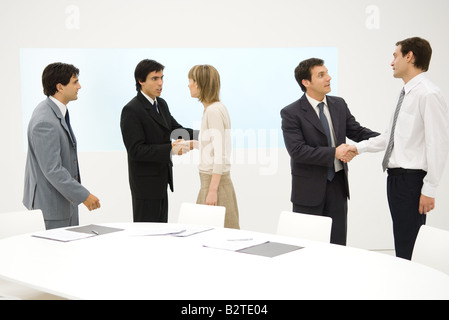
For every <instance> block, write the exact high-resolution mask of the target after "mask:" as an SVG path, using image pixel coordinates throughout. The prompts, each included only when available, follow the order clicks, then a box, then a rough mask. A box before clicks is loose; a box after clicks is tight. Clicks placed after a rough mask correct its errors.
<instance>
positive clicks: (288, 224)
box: [276, 211, 332, 243]
mask: <svg viewBox="0 0 449 320" xmlns="http://www.w3.org/2000/svg"><path fill="white" fill-rule="evenodd" d="M331 228H332V219H331V218H329V217H322V216H315V215H310V214H303V213H296V212H288V211H283V212H281V215H280V217H279V223H278V227H277V232H276V234H278V235H283V236H289V237H295V238H302V239H307V240H314V241H321V242H327V243H329V242H330V237H331Z"/></svg>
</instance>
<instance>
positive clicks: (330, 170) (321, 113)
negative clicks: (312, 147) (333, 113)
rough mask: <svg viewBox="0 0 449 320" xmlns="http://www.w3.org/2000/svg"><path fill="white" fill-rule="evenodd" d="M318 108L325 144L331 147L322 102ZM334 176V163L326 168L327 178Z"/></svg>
mask: <svg viewBox="0 0 449 320" xmlns="http://www.w3.org/2000/svg"><path fill="white" fill-rule="evenodd" d="M318 108H319V109H320V120H321V124H322V125H323V129H324V132H325V133H326V137H327V144H328V146H329V147H332V138H331V131H330V129H329V122H328V121H327V118H326V115H325V114H324V102H321V103H319V104H318ZM334 176H335V169H334V165H332V167H329V168H327V180H329V181H332V180H333V179H334Z"/></svg>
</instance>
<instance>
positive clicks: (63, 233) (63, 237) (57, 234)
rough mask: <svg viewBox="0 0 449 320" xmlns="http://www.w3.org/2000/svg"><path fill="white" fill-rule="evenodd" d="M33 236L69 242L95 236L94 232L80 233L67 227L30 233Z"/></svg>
mask: <svg viewBox="0 0 449 320" xmlns="http://www.w3.org/2000/svg"><path fill="white" fill-rule="evenodd" d="M32 236H33V237H36V238H43V239H48V240H56V241H61V242H69V241H74V240H80V239H85V238H90V237H95V236H96V234H95V233H90V234H88V233H81V232H73V231H70V230H67V229H52V230H47V231H42V232H38V233H34V234H32Z"/></svg>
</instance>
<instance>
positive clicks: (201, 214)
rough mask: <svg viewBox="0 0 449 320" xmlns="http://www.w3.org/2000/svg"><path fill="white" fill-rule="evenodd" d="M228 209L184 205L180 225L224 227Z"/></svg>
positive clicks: (180, 212) (179, 219)
mask: <svg viewBox="0 0 449 320" xmlns="http://www.w3.org/2000/svg"><path fill="white" fill-rule="evenodd" d="M225 214H226V208H225V207H221V206H207V205H204V204H194V203H186V202H184V203H182V204H181V209H180V211H179V218H178V223H181V224H198V225H204V226H210V227H219V228H223V227H224V221H225Z"/></svg>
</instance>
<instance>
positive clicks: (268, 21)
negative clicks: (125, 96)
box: [0, 0, 449, 249]
mask: <svg viewBox="0 0 449 320" xmlns="http://www.w3.org/2000/svg"><path fill="white" fill-rule="evenodd" d="M448 10H449V2H447V1H445V0H428V1H426V2H422V1H419V0H408V1H405V0H396V1H385V0H371V1H366V0H340V1H337V0H323V1H319V2H312V1H302V0H275V1H274V0H273V1H269V0H226V1H222V0H192V1H190V0H165V1H151V0H149V1H143V0H127V1H122V0H108V1H100V0H95V1H91V0H89V1H87V0H82V1H81V0H78V1H77V0H71V1H66V0H40V1H33V0H16V1H7V2H6V1H2V2H1V3H0V39H1V41H0V46H1V50H0V55H1V59H0V70H1V73H0V90H1V99H2V102H1V103H0V146H1V150H2V151H1V156H0V212H6V211H16V210H17V211H19V210H23V206H22V205H21V198H22V188H23V174H24V167H25V153H24V152H23V146H22V114H21V99H20V96H21V91H20V77H19V71H20V69H19V49H20V48H54V47H58V48H151V47H161V48H189V47H198V48H214V47H234V48H240V47H250V48H264V47H309V46H336V47H338V50H339V51H338V52H339V66H338V70H339V71H338V72H339V74H338V78H339V86H338V93H339V95H340V96H342V97H344V98H345V100H346V101H347V102H348V104H349V107H350V109H351V111H352V113H353V115H354V116H355V117H356V118H357V119H358V120H359V122H361V123H362V125H364V126H367V127H369V128H372V129H374V130H377V131H383V130H384V129H385V126H386V124H387V122H388V119H389V117H390V114H391V112H392V110H393V108H394V106H395V99H396V97H397V94H398V91H399V89H400V87H401V85H402V83H401V81H400V80H397V79H394V78H393V77H392V71H391V68H390V66H389V64H390V62H391V60H392V53H393V51H394V48H395V43H396V41H398V40H402V39H404V38H407V37H410V36H421V37H424V38H427V39H428V40H429V41H430V43H431V44H432V47H433V50H434V53H433V59H432V63H431V69H430V71H429V73H428V76H429V78H430V79H432V80H433V81H434V82H435V83H436V84H437V85H438V86H439V87H440V88H441V89H442V91H443V94H444V95H445V96H446V97H449V81H448V80H447V74H449V64H448V63H447V57H448V56H449V41H447V30H449V22H448V20H447V19H446V14H447V12H448ZM148 58H151V57H148ZM137 62H138V61H136V64H137ZM161 62H162V61H161ZM298 62H299V61H298ZM264 68H266V76H267V81H277V80H278V79H272V78H270V70H273V69H275V68H276V61H269V62H267V65H266V66H264ZM292 74H293V70H292ZM105 76H106V77H113V76H114V66H111V73H110V74H108V75H105ZM289 81H294V79H293V76H292V78H291V79H290V80H289ZM261 94H264V93H261ZM300 95H301V92H300V91H299V89H298V98H299V97H300ZM275 96H276V92H272V93H268V94H267V98H273V97H275ZM130 98H131V97H130ZM228 107H230V106H228ZM282 107H284V106H283V105H280V106H279V110H280V109H281V108H282ZM86 116H88V115H86ZM175 117H176V115H175ZM178 120H179V119H178ZM180 122H181V121H180ZM279 123H280V119H279ZM80 125H82V124H74V127H76V126H80ZM248 152H251V151H248ZM268 152H272V153H271V155H272V156H273V157H272V158H271V159H273V161H277V170H276V171H275V174H271V175H261V170H263V169H264V168H265V169H266V165H264V164H257V163H256V164H245V163H237V164H235V165H234V167H233V169H232V177H233V181H234V186H235V189H236V191H237V195H238V201H239V209H240V215H241V226H242V228H245V229H250V230H256V231H264V232H274V231H275V229H276V223H277V219H278V215H279V213H280V211H282V210H290V208H291V204H290V201H289V198H290V171H289V157H288V155H287V153H286V152H285V150H283V149H281V150H274V151H272V150H269V151H268ZM276 154H277V156H275V155H276ZM189 157H194V155H186V156H183V158H180V159H177V164H176V166H175V193H174V194H170V213H169V215H170V221H176V218H177V212H178V210H179V207H180V204H181V202H183V201H189V202H194V201H195V200H196V195H197V191H198V189H199V178H198V174H197V168H196V165H195V164H194V161H191V160H192V159H190V158H189ZM80 163H81V167H80V169H81V174H82V176H83V183H84V184H85V185H86V186H87V187H88V188H89V189H90V190H91V192H92V193H94V194H96V195H97V196H98V197H100V199H101V200H102V206H103V208H102V209H101V211H99V212H96V213H93V216H92V215H91V214H90V213H87V212H85V210H84V209H82V211H83V216H86V215H87V216H88V217H91V218H93V219H92V220H87V219H85V220H84V221H86V222H90V221H96V220H95V219H98V221H103V220H107V221H118V220H131V219H132V218H131V200H130V192H129V186H128V181H127V163H126V153H125V152H113V153H112V152H105V153H82V154H80ZM380 163H381V155H380V154H373V155H369V154H367V155H362V156H360V157H359V158H358V159H356V160H354V162H352V163H351V164H350V185H351V195H352V197H351V201H350V203H349V232H348V244H349V245H351V246H356V247H361V248H369V249H389V248H393V242H392V231H391V221H390V217H389V210H388V205H387V201H386V193H385V174H383V173H382V170H381V164H380ZM448 175H449V170H446V172H445V174H444V176H443V177H442V183H441V186H440V188H439V193H438V197H437V209H436V210H435V211H434V212H432V214H431V215H430V216H429V217H428V224H429V225H433V226H437V227H440V228H443V229H448V230H449V199H448V197H447V196H446V195H447V193H448V190H449V176H448Z"/></svg>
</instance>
